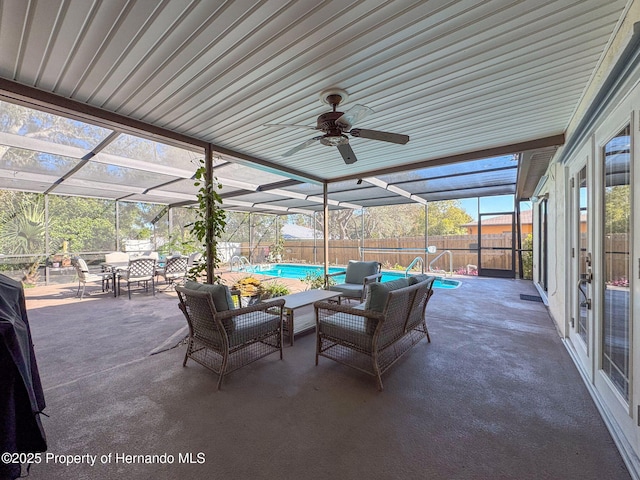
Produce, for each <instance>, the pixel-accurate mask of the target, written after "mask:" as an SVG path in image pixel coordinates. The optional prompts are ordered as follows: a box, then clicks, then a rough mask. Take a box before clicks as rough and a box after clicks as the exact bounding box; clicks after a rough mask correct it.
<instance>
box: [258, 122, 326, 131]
mask: <svg viewBox="0 0 640 480" xmlns="http://www.w3.org/2000/svg"><path fill="white" fill-rule="evenodd" d="M262 126H263V127H278V128H280V127H286V128H306V129H307V130H317V128H316V127H310V126H309V125H297V124H294V123H265V124H264V125H262Z"/></svg>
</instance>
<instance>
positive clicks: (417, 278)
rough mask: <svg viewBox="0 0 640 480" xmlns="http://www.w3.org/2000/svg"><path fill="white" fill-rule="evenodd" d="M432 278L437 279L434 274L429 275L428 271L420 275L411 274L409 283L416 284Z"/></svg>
mask: <svg viewBox="0 0 640 480" xmlns="http://www.w3.org/2000/svg"><path fill="white" fill-rule="evenodd" d="M430 278H434V279H435V277H434V276H433V275H427V274H426V273H421V274H418V275H410V276H409V285H415V284H416V283H420V282H424V281H425V280H429V279H430Z"/></svg>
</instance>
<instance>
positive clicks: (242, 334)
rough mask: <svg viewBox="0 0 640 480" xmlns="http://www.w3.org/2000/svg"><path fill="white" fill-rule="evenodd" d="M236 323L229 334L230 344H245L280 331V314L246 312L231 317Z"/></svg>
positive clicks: (231, 345)
mask: <svg viewBox="0 0 640 480" xmlns="http://www.w3.org/2000/svg"><path fill="white" fill-rule="evenodd" d="M231 321H232V322H233V324H234V325H235V329H234V330H233V333H231V334H229V346H230V347H233V346H235V345H243V344H245V343H247V342H250V341H252V340H255V339H258V338H260V337H263V336H265V335H268V334H271V333H274V332H277V331H278V328H279V326H280V316H279V315H272V314H269V313H265V312H264V311H258V312H250V313H244V314H242V315H238V316H237V317H233V319H231Z"/></svg>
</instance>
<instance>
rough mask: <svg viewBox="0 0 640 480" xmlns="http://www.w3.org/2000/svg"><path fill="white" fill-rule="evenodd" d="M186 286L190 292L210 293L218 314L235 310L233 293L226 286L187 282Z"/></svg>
mask: <svg viewBox="0 0 640 480" xmlns="http://www.w3.org/2000/svg"><path fill="white" fill-rule="evenodd" d="M184 286H185V288H188V289H190V290H200V291H202V292H209V295H211V299H212V300H213V305H214V306H215V307H216V312H226V311H227V310H233V309H234V308H235V307H234V304H233V298H231V291H230V290H229V287H227V286H226V285H211V284H209V283H199V282H194V281H193V280H187V282H186V283H185V285H184Z"/></svg>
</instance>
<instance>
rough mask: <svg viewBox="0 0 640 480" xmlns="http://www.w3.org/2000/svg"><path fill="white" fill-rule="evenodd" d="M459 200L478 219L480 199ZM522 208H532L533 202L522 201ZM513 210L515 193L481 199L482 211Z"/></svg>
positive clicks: (502, 211) (503, 211)
mask: <svg viewBox="0 0 640 480" xmlns="http://www.w3.org/2000/svg"><path fill="white" fill-rule="evenodd" d="M459 201H460V205H461V206H462V208H463V209H464V210H465V211H466V212H467V213H468V214H469V215H471V216H472V217H473V219H474V220H478V199H477V198H464V199H461V200H459ZM520 209H521V210H531V202H522V204H521V205H520ZM513 211H514V205H513V195H498V196H495V197H483V198H481V199H480V213H506V212H513Z"/></svg>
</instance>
